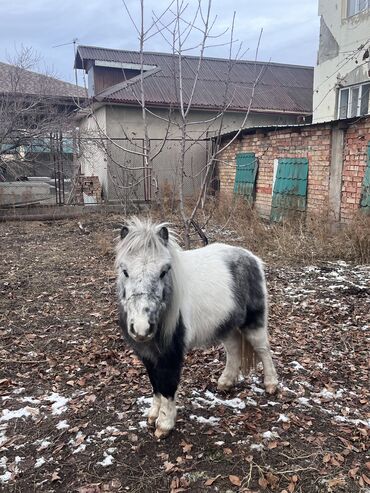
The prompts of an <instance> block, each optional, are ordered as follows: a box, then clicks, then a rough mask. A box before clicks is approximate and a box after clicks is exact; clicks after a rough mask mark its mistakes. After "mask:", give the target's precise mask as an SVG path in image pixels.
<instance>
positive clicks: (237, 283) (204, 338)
mask: <svg viewBox="0 0 370 493" xmlns="http://www.w3.org/2000/svg"><path fill="white" fill-rule="evenodd" d="M115 268H116V272H117V295H118V306H119V325H120V327H121V329H122V331H123V335H124V337H125V338H126V340H127V341H128V342H129V343H130V345H131V346H132V348H133V349H134V351H135V353H136V354H137V355H138V357H139V358H140V359H141V361H142V362H143V364H144V366H145V368H146V370H147V373H148V376H149V379H150V382H151V385H152V387H153V401H152V405H151V408H150V410H149V414H148V423H149V424H150V425H155V436H156V437H157V438H165V437H166V436H167V435H168V434H169V433H170V432H171V430H172V429H173V428H174V427H175V422H176V392H177V388H178V385H179V381H180V375H181V369H182V365H183V361H184V356H185V354H186V352H187V351H189V350H190V349H191V348H194V347H199V346H210V345H213V344H215V343H218V342H221V343H222V344H223V346H224V348H225V350H226V366H225V369H224V370H223V372H222V374H221V376H220V378H219V380H218V389H219V390H222V391H226V390H229V389H230V388H231V387H232V386H233V385H234V384H235V383H236V382H237V381H238V378H239V375H240V371H241V370H242V371H243V372H244V373H245V372H246V371H247V370H248V369H250V368H251V367H254V366H255V365H256V363H257V362H258V361H262V364H263V370H264V385H265V389H266V391H267V392H268V393H274V392H275V391H276V387H277V374H276V370H275V367H274V363H273V361H272V357H271V351H270V346H269V341H268V331H267V293H266V282H265V276H264V271H263V266H262V262H261V260H260V259H259V258H258V257H256V256H255V255H253V254H252V253H251V252H250V251H248V250H246V249H244V248H240V247H235V246H229V245H225V244H221V243H214V244H211V245H208V246H205V247H203V248H198V249H194V250H182V249H181V248H180V246H179V244H178V241H177V239H176V236H175V234H174V232H173V231H171V230H170V229H169V228H168V225H167V223H161V224H156V223H153V222H152V221H151V220H150V219H146V220H143V221H142V220H140V219H138V218H135V217H134V218H131V219H130V220H129V221H128V222H127V223H126V224H125V225H124V226H123V227H122V229H121V233H120V239H119V241H118V243H117V245H116V259H115Z"/></svg>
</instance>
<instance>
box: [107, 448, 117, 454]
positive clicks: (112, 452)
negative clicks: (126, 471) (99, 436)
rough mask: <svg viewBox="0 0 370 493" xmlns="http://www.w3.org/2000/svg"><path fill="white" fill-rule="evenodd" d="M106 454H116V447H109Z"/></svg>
mask: <svg viewBox="0 0 370 493" xmlns="http://www.w3.org/2000/svg"><path fill="white" fill-rule="evenodd" d="M107 452H108V454H114V452H117V447H110V448H109V449H107Z"/></svg>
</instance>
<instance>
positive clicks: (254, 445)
mask: <svg viewBox="0 0 370 493" xmlns="http://www.w3.org/2000/svg"><path fill="white" fill-rule="evenodd" d="M249 448H250V449H251V450H256V451H257V452H261V451H262V450H263V449H264V448H265V447H264V445H263V443H252V444H251V445H250V446H249Z"/></svg>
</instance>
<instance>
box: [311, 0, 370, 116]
mask: <svg viewBox="0 0 370 493" xmlns="http://www.w3.org/2000/svg"><path fill="white" fill-rule="evenodd" d="M319 15H320V22H321V25H320V43H319V51H318V58H317V66H316V67H315V72H314V73H315V75H314V93H313V121H314V122H327V121H332V120H337V119H345V118H352V117H356V116H362V115H368V114H369V113H370V0H320V1H319Z"/></svg>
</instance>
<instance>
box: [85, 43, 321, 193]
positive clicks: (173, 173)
mask: <svg viewBox="0 0 370 493" xmlns="http://www.w3.org/2000/svg"><path fill="white" fill-rule="evenodd" d="M198 67H199V69H198ZM75 68H76V69H80V70H83V71H84V73H85V74H86V75H87V86H88V95H89V97H90V109H89V111H88V112H84V113H82V114H81V120H80V126H81V129H84V130H86V129H87V130H90V131H96V132H98V133H99V135H101V136H103V140H105V144H104V146H103V147H104V149H102V148H99V149H98V148H97V149H96V152H94V159H93V160H92V159H86V158H84V160H83V162H82V163H81V166H82V172H83V173H85V174H86V175H97V176H99V179H100V181H101V184H102V186H103V190H104V195H105V199H106V200H108V201H114V200H120V199H121V198H122V196H124V195H127V193H128V191H129V190H131V191H132V193H133V195H132V198H139V199H146V200H149V199H150V198H151V192H152V186H153V184H154V185H155V186H156V187H157V189H158V190H160V189H161V188H163V187H165V186H166V185H168V186H169V187H170V188H174V187H176V184H177V180H178V179H179V173H178V156H179V152H180V125H179V122H180V118H179V107H180V98H181V97H182V99H183V102H184V104H185V105H187V104H188V103H189V101H190V100H191V109H190V111H189V114H188V125H187V138H188V142H187V155H186V162H187V164H186V166H187V169H186V176H185V177H184V180H185V193H186V195H188V196H191V195H192V194H194V193H195V192H196V191H197V189H198V188H199V185H200V183H201V178H202V176H203V173H204V167H205V163H206V157H207V152H208V150H209V149H208V146H209V145H210V144H209V137H211V136H214V135H215V134H217V133H218V132H219V131H220V130H221V133H225V132H229V131H233V130H235V129H238V128H240V126H242V125H243V126H244V127H246V126H247V127H253V126H261V125H282V124H296V123H299V122H304V121H311V115H312V87H313V68H312V67H305V66H296V65H287V64H281V63H270V62H268V63H267V62H266V63H265V62H255V61H247V60H237V61H230V60H226V59H218V58H208V57H205V58H203V59H202V61H201V62H199V58H198V57H195V56H184V57H182V61H181V76H180V65H179V59H178V57H177V56H176V55H173V54H169V53H151V52H145V53H143V54H142V57H141V54H140V53H139V52H135V51H127V50H115V49H105V48H98V47H93V46H78V48H77V52H76V57H75ZM141 71H142V72H143V77H141ZM196 78H197V83H196V85H195V90H194V91H193V86H194V80H195V79H196ZM180 82H181V84H180ZM142 93H143V94H144V99H145V108H146V110H147V112H146V115H147V128H148V135H149V139H150V143H151V149H152V151H153V154H158V155H157V156H156V157H155V159H154V160H153V169H152V175H151V177H150V180H149V181H148V180H147V179H146V177H145V176H143V167H144V166H143V157H142V153H141V149H142V146H143V139H144V125H143V118H142V106H141V101H142V95H143V94H142ZM247 113H248V118H247V119H246V120H245V117H246V114H247ZM220 127H221V128H220ZM164 139H165V142H164ZM157 151H158V152H157ZM159 151H161V152H159ZM128 168H129V169H128ZM135 170H137V171H135Z"/></svg>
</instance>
